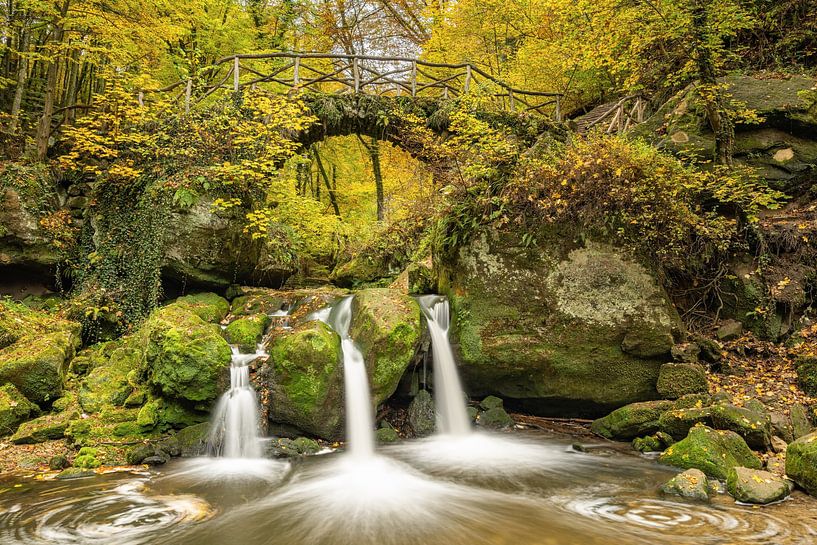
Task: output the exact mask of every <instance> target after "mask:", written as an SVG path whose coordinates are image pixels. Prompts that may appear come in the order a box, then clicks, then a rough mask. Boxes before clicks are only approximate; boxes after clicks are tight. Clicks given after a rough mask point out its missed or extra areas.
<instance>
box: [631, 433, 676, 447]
mask: <svg viewBox="0 0 817 545" xmlns="http://www.w3.org/2000/svg"><path fill="white" fill-rule="evenodd" d="M632 444H633V449H634V450H637V451H638V452H660V451H662V450H664V449H665V448H667V447H669V446H670V445H673V444H675V440H674V439H673V438H672V436H670V435H669V434H666V433H664V432H661V431H659V432H657V433H655V434H653V435H647V436H645V437H636V438H635V439H633V443H632Z"/></svg>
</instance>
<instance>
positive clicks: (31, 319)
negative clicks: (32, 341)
mask: <svg viewBox="0 0 817 545" xmlns="http://www.w3.org/2000/svg"><path fill="white" fill-rule="evenodd" d="M78 328H79V324H75V323H73V322H68V321H66V320H62V319H59V318H57V317H55V316H53V315H52V314H48V313H46V312H38V311H36V310H34V309H31V308H29V307H28V306H26V305H24V304H22V303H17V302H15V301H12V300H10V299H3V298H0V348H5V347H7V346H9V345H11V344H13V343H15V342H17V341H18V340H19V339H21V338H22V337H25V336H36V335H42V334H43V333H48V332H51V331H60V330H78Z"/></svg>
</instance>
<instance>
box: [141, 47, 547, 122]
mask: <svg viewBox="0 0 817 545" xmlns="http://www.w3.org/2000/svg"><path fill="white" fill-rule="evenodd" d="M261 84H265V85H267V86H272V87H273V88H274V89H276V90H277V91H279V92H281V93H291V92H294V91H311V92H317V93H327V94H349V93H355V94H357V93H365V94H374V95H382V96H411V97H420V96H429V97H439V98H452V97H457V96H461V95H463V94H468V93H470V92H475V91H477V90H478V91H479V92H481V93H483V94H486V95H488V96H489V97H491V98H492V104H493V105H494V107H496V108H498V109H502V110H509V111H513V112H523V111H527V112H537V113H539V114H541V115H547V116H552V117H553V118H555V119H556V120H557V121H561V115H562V114H561V97H562V95H561V94H559V93H547V92H541V91H529V90H525V89H518V88H515V87H512V86H510V85H508V84H507V83H505V82H503V81H501V80H500V79H498V78H496V77H494V76H492V75H491V74H488V73H487V72H485V71H484V70H482V69H480V68H478V67H476V66H474V65H472V64H469V63H463V64H444V63H435V62H428V61H423V60H420V59H413V58H404V57H376V56H367V55H342V54H325V53H289V52H276V53H257V54H238V55H232V56H229V57H224V58H222V59H219V60H218V61H216V62H215V63H214V64H213V65H211V66H209V67H207V68H204V69H202V70H199V71H198V73H197V74H196V76H194V77H191V78H188V79H184V80H179V81H177V82H176V83H173V84H171V85H168V86H167V87H164V88H161V89H154V90H145V91H142V92H140V93H139V102H140V103H141V104H144V100H145V95H146V94H147V93H167V92H171V91H174V90H181V92H179V93H178V94H177V96H176V97H175V100H176V101H177V102H183V104H184V109H185V112H189V111H190V109H191V108H192V107H194V106H195V105H196V104H198V103H200V102H201V101H202V100H204V99H206V98H207V97H209V96H210V95H212V94H213V93H216V92H219V91H232V92H235V93H238V92H239V91H241V90H242V89H244V88H246V87H251V88H254V87H256V86H258V85H261Z"/></svg>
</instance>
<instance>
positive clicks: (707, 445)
mask: <svg viewBox="0 0 817 545" xmlns="http://www.w3.org/2000/svg"><path fill="white" fill-rule="evenodd" d="M659 461H660V462H662V463H664V464H667V465H671V466H675V467H680V468H682V469H693V468H694V469H700V470H701V471H703V472H704V473H706V474H707V475H709V476H710V477H714V478H716V479H721V480H726V478H727V476H728V474H729V469H731V468H733V467H737V466H743V467H748V468H752V469H760V468H761V467H762V464H761V461H760V459H759V458H758V457H757V456H755V454H754V453H753V452H752V451H751V449H750V448H749V447H748V446H747V445H746V442H745V441H744V440H743V438H742V437H741V436H740V435H738V434H737V433H735V432H732V431H727V430H714V429H712V428H710V427H708V426H703V425H698V426H695V427H694V428H692V429H691V430H690V431H689V435H687V437H686V438H685V439H683V440H681V441H679V442H677V443H675V444H674V445H672V446H671V447H669V448H668V449H667V450H665V451H664V452H663V453H662V454H661V456H660V457H659Z"/></svg>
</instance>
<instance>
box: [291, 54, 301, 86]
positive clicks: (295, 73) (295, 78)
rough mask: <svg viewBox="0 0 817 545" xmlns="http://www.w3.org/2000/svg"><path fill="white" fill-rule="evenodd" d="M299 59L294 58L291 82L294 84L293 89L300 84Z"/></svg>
mask: <svg viewBox="0 0 817 545" xmlns="http://www.w3.org/2000/svg"><path fill="white" fill-rule="evenodd" d="M300 71H301V57H295V69H294V70H293V72H292V81H293V82H294V83H295V87H298V85H300V84H301V75H300Z"/></svg>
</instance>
